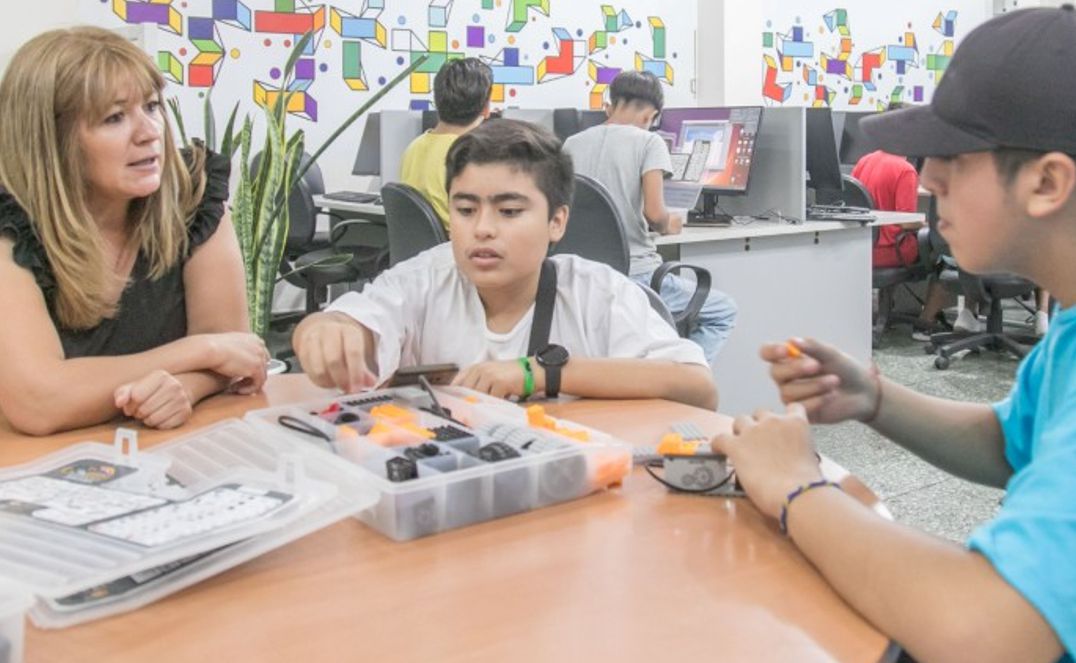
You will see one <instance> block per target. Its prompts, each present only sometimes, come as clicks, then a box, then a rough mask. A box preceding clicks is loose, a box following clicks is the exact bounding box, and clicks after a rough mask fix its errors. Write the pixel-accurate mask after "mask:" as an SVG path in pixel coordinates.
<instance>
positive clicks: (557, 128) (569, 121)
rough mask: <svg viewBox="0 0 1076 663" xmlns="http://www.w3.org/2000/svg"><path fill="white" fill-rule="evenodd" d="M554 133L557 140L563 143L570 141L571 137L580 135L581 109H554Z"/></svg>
mask: <svg viewBox="0 0 1076 663" xmlns="http://www.w3.org/2000/svg"><path fill="white" fill-rule="evenodd" d="M553 133H555V134H557V138H559V139H561V141H565V140H568V138H569V137H570V136H574V135H575V134H577V133H579V109H578V108H554V109H553Z"/></svg>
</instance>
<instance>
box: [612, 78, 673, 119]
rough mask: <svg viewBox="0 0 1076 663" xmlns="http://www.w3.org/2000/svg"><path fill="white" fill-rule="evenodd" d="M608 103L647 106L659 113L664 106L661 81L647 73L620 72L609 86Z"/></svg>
mask: <svg viewBox="0 0 1076 663" xmlns="http://www.w3.org/2000/svg"><path fill="white" fill-rule="evenodd" d="M609 102H610V103H611V104H612V105H613V106H617V105H619V104H621V103H625V104H630V103H633V102H634V103H637V104H647V105H649V106H653V107H654V110H658V111H660V110H661V109H662V108H664V106H665V92H663V91H662V89H661V81H660V80H658V77H657V76H655V75H654V74H652V73H650V72H649V71H622V72H620V73H619V74H617V75H616V78H614V79H613V82H612V84H611V85H610V86H609Z"/></svg>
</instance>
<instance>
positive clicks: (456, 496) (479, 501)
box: [247, 387, 631, 541]
mask: <svg viewBox="0 0 1076 663" xmlns="http://www.w3.org/2000/svg"><path fill="white" fill-rule="evenodd" d="M436 393H437V397H438V403H439V404H440V406H441V407H443V408H444V410H441V411H439V410H438V408H437V407H436V405H435V404H434V403H433V401H432V400H431V399H430V397H429V395H428V394H427V393H426V392H424V391H422V390H421V389H417V388H414V387H402V388H396V389H386V390H381V391H375V392H367V393H364V394H359V395H348V396H341V397H338V398H335V399H324V400H320V401H313V402H308V403H303V404H298V405H291V406H285V407H278V408H269V409H265V410H257V411H254V412H249V413H248V414H247V420H248V421H250V422H252V423H253V424H254V425H256V426H260V427H262V428H264V429H265V430H267V431H274V432H279V431H282V430H285V431H287V432H288V433H289V434H290V435H292V436H294V437H295V438H296V439H301V440H305V441H306V442H308V443H310V444H311V445H313V446H315V447H318V448H332V449H333V450H334V451H335V452H336V453H337V454H338V455H339V456H340V457H342V458H344V459H346V460H347V461H349V463H351V464H352V465H353V466H354V467H355V468H356V469H357V470H358V471H359V472H361V473H362V474H363V476H365V477H366V478H368V479H369V481H370V482H371V485H372V486H373V487H374V488H376V490H377V491H378V493H379V496H380V497H379V499H378V501H377V503H376V504H375V505H373V506H372V507H370V508H369V509H367V510H364V511H362V512H360V513H359V514H358V518H359V519H360V520H362V521H363V522H365V523H366V524H368V525H370V526H371V527H373V528H374V529H376V530H378V531H379V532H381V533H383V534H385V535H386V536H388V537H390V538H392V539H395V540H397V541H406V540H410V539H414V538H417V537H420V536H426V535H429V534H436V533H438V532H442V531H444V530H448V529H453V528H456V527H463V526H465V525H470V524H473V523H479V522H482V521H485V520H490V519H492V518H499V517H502V516H507V515H511V514H514V513H520V512H523V511H528V510H530V509H536V508H540V507H544V506H548V505H551V504H556V503H558V502H564V501H567V500H571V499H576V498H578V497H582V496H584V495H588V494H590V493H593V492H595V491H598V490H602V489H604V488H608V487H610V486H613V485H617V484H619V483H620V482H622V481H623V480H624V479H625V478H626V477H627V476H628V474H629V473H630V471H631V451H630V447H629V446H628V445H627V444H625V443H623V442H620V441H618V440H616V439H614V438H612V437H610V436H609V435H607V434H606V433H602V432H600V431H597V430H594V429H591V428H587V427H585V426H580V425H577V424H574V423H571V422H566V421H562V420H559V419H555V418H553V417H548V416H546V415H544V413H543V412H540V411H538V410H525V409H524V408H522V407H519V406H517V405H514V404H512V403H509V402H507V401H504V400H500V399H495V398H492V397H490V396H487V395H484V394H479V393H476V392H472V391H470V390H467V389H462V388H456V387H442V388H438V389H437V392H436Z"/></svg>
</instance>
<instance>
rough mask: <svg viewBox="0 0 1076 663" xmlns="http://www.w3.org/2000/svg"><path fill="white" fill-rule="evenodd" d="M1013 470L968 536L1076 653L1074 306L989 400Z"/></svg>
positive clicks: (971, 544)
mask: <svg viewBox="0 0 1076 663" xmlns="http://www.w3.org/2000/svg"><path fill="white" fill-rule="evenodd" d="M994 412H995V414H997V417H998V421H999V422H1000V423H1001V428H1002V432H1003V433H1004V436H1005V457H1006V458H1007V459H1008V461H1009V464H1010V465H1012V468H1013V475H1012V477H1011V478H1010V479H1009V484H1008V486H1006V491H1007V492H1006V495H1005V501H1004V503H1003V505H1002V507H1001V512H1000V513H999V514H998V516H997V517H996V518H995V519H993V520H992V521H990V522H988V523H986V524H985V525H983V526H982V527H980V528H979V529H977V530H976V531H975V532H974V533H973V534H972V535H971V538H970V539H969V540H968V547H969V548H970V549H971V550H974V551H977V552H979V553H982V555H983V556H985V557H986V558H987V559H988V560H989V561H990V563H991V564H992V565H993V566H994V569H996V570H997V572H998V573H1000V574H1001V576H1002V577H1003V578H1005V580H1006V581H1007V582H1008V583H1009V584H1010V585H1012V586H1013V587H1014V588H1015V589H1016V590H1017V591H1018V592H1020V593H1021V594H1022V595H1023V596H1024V598H1025V599H1027V600H1028V601H1029V602H1030V603H1031V604H1032V605H1033V606H1035V608H1036V609H1037V610H1038V611H1039V613H1040V614H1042V616H1043V617H1044V618H1045V619H1046V621H1047V622H1049V624H1050V626H1051V627H1052V628H1053V630H1054V633H1056V634H1057V637H1058V639H1060V640H1061V644H1062V646H1064V648H1065V650H1066V651H1067V652H1068V656H1065V657H1063V658H1062V661H1067V662H1071V661H1072V660H1073V658H1072V656H1073V654H1074V653H1076V306H1073V307H1070V308H1068V309H1067V310H1064V311H1061V312H1060V313H1058V314H1057V315H1056V316H1055V317H1054V319H1053V321H1051V323H1050V331H1049V332H1048V333H1047V334H1046V336H1045V337H1043V339H1042V340H1041V341H1040V342H1039V344H1038V345H1037V346H1035V348H1034V349H1033V350H1032V351H1031V353H1030V354H1028V356H1027V357H1026V358H1025V359H1024V361H1023V362H1022V363H1021V364H1020V369H1019V371H1018V372H1017V374H1016V384H1014V385H1013V389H1012V393H1010V394H1009V397H1008V398H1007V399H1005V400H1003V401H1001V402H1000V403H997V404H995V405H994Z"/></svg>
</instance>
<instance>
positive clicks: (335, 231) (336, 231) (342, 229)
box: [329, 219, 369, 247]
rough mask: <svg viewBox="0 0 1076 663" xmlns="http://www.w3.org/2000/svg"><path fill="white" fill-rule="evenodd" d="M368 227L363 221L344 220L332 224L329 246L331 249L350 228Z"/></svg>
mask: <svg viewBox="0 0 1076 663" xmlns="http://www.w3.org/2000/svg"><path fill="white" fill-rule="evenodd" d="M367 225H369V224H368V223H367V221H366V220H365V219H344V220H343V221H339V222H337V223H335V224H333V227H332V228H331V229H330V230H329V244H331V245H332V246H333V247H335V246H336V243H337V242H339V241H340V239H341V238H342V237H343V236H344V233H346V232H347V231H348V229H349V228H351V227H352V226H367Z"/></svg>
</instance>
